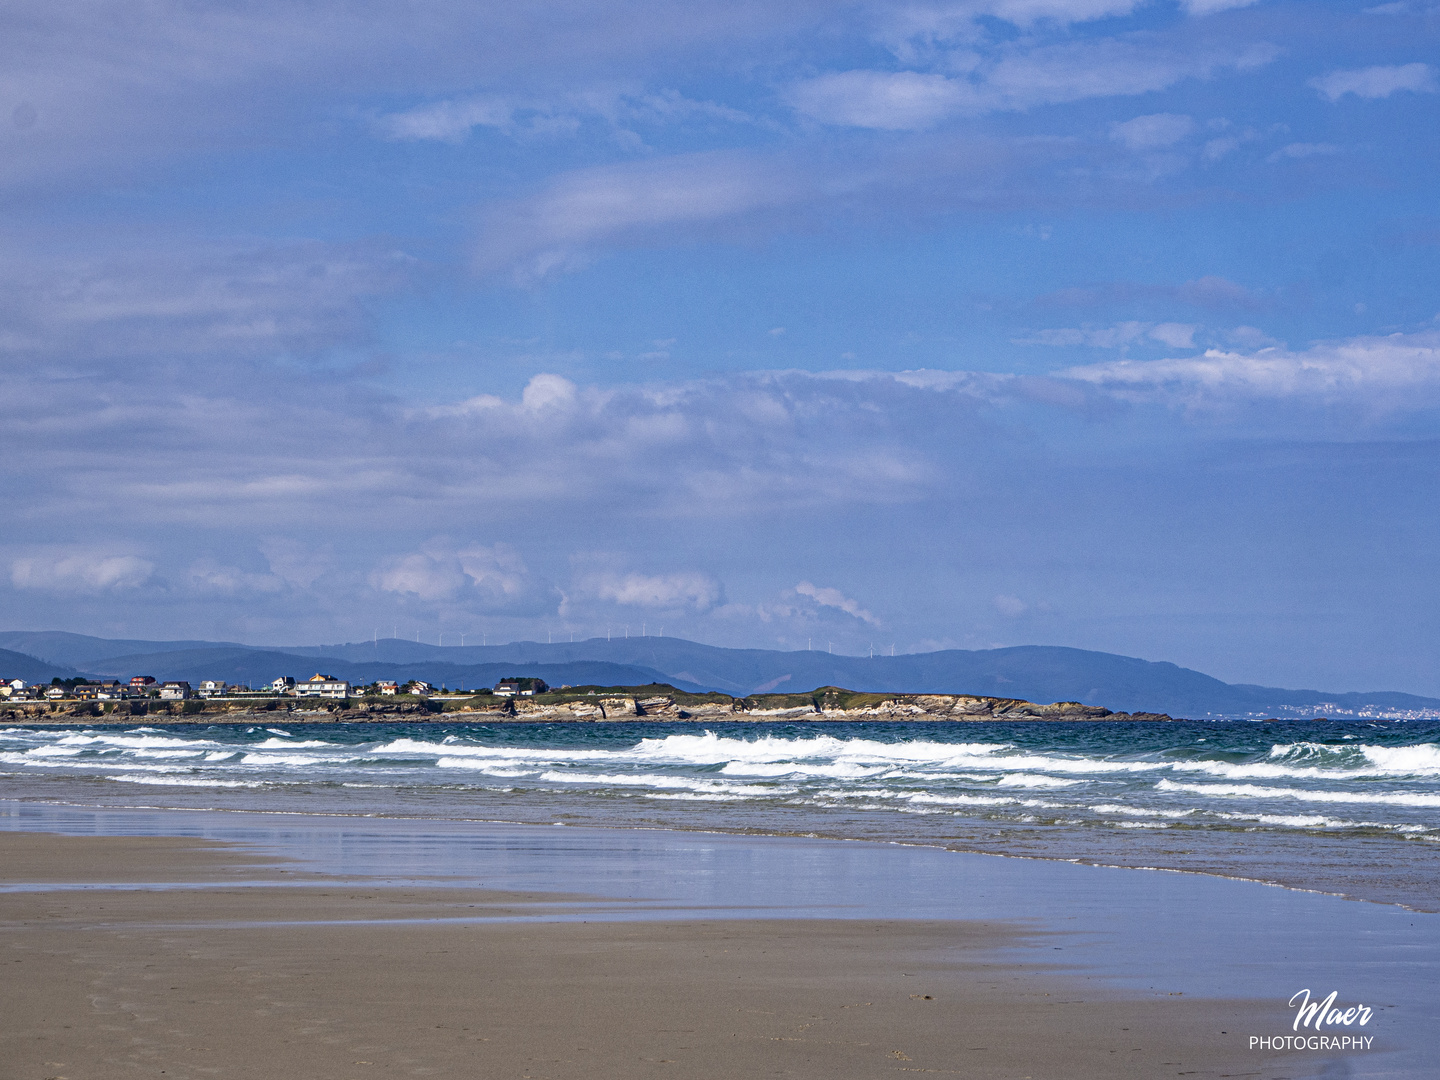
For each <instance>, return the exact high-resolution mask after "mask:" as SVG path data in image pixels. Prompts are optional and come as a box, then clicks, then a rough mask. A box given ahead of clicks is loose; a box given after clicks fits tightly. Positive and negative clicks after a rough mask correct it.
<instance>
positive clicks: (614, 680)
mask: <svg viewBox="0 0 1440 1080" xmlns="http://www.w3.org/2000/svg"><path fill="white" fill-rule="evenodd" d="M6 650H11V651H6ZM17 654H24V655H23V656H21V657H19V658H18V659H17ZM22 663H29V664H31V665H35V664H39V665H41V667H42V668H45V667H46V665H49V668H53V674H55V675H73V674H75V673H76V669H78V670H79V671H83V672H85V673H87V674H93V675H104V676H108V677H114V678H126V677H128V676H130V675H153V676H155V677H156V678H157V679H186V680H189V681H191V682H197V681H199V680H200V679H225V680H227V681H229V682H238V683H248V684H250V685H256V686H258V685H262V684H267V683H269V682H270V681H271V680H272V679H274V678H275V677H276V676H279V675H292V676H295V677H296V678H305V677H308V676H309V675H311V674H314V673H315V671H316V670H319V671H322V672H323V673H324V674H327V675H334V676H336V677H338V678H344V679H349V680H350V681H352V682H362V683H368V682H372V681H374V680H376V679H395V680H397V681H404V680H407V679H416V678H418V679H424V680H426V681H427V682H431V683H435V684H444V685H446V686H451V687H471V688H473V687H478V686H488V685H493V684H494V683H495V682H496V681H497V680H499V679H501V678H504V677H506V676H510V675H538V676H539V677H540V678H543V679H544V680H545V681H546V682H548V683H550V684H551V685H556V686H558V685H562V684H565V683H569V684H571V685H584V684H601V685H612V686H633V685H640V684H644V683H650V682H668V683H670V684H672V685H674V686H676V687H678V688H679V689H682V690H690V691H704V690H720V691H723V692H725V693H728V694H735V695H747V694H754V693H767V692H771V691H775V692H784V691H808V690H813V689H814V688H816V687H818V686H843V687H845V688H847V689H850V690H861V691H876V692H882V693H886V692H894V693H903V692H909V693H936V694H941V693H944V694H978V695H984V696H990V697H1006V698H1022V699H1024V700H1027V701H1036V702H1041V703H1048V702H1052V701H1079V702H1083V703H1084V704H1087V705H1099V706H1102V707H1104V708H1107V709H1112V710H1114V711H1116V712H1165V713H1169V714H1171V715H1172V716H1185V717H1195V718H1219V717H1262V716H1277V717H1287V716H1288V717H1295V716H1320V715H1324V716H1335V717H1342V716H1440V699H1436V698H1426V697H1418V696H1416V695H1413V694H1403V693H1398V692H1395V691H1375V692H1369V693H1353V692H1351V693H1334V692H1326V691H1319V690H1283V689H1277V688H1275V687H1267V686H1251V685H1244V684H1238V685H1237V684H1231V683H1224V682H1221V681H1220V680H1219V679H1214V678H1211V677H1210V676H1209V675H1205V674H1202V673H1201V672H1198V671H1192V670H1190V669H1188V668H1182V667H1179V666H1177V665H1175V664H1170V663H1164V662H1154V661H1149V660H1137V659H1135V658H1134V657H1129V656H1117V655H1115V654H1113V653H1102V652H1089V651H1086V650H1084V649H1068V648H1060V647H1056V646H1044V645H1026V646H1018V647H1015V648H1009V649H982V650H975V651H969V650H961V649H947V650H944V651H941V652H932V653H911V654H907V655H903V656H876V657H874V658H868V657H855V656H836V655H832V654H830V653H823V652H811V651H803V652H780V651H776V650H773V649H722V648H717V647H715V646H713V645H701V644H699V643H697V642H694V641H685V640H683V639H681V638H659V637H632V638H615V639H612V640H608V641H607V640H605V639H604V638H591V639H589V640H587V641H577V642H562V643H555V644H546V643H543V642H528V641H521V642H513V643H511V644H508V645H467V646H463V647H462V646H458V645H456V646H445V647H443V648H442V647H439V646H435V645H425V644H421V643H419V642H413V641H404V640H401V639H398V638H383V639H380V640H379V641H366V642H351V643H347V644H344V645H304V646H285V647H256V646H249V645H241V644H238V643H235V642H209V641H140V640H111V639H106V638H96V637H87V636H85V635H82V634H68V633H62V632H59V631H44V632H25V631H12V632H4V633H0V675H4V676H6V677H11V676H10V672H11V671H12V670H13V671H14V673H15V675H16V676H19V677H21V678H25V679H32V676H31V675H28V674H26V673H25V672H24V671H23V670H21V668H20V666H18V665H20V664H22ZM49 668H46V670H49ZM37 677H43V678H44V679H45V680H46V681H48V679H49V678H50V677H51V676H50V675H45V674H43V673H42V675H41V676H37Z"/></svg>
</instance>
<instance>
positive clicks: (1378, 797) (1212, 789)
mask: <svg viewBox="0 0 1440 1080" xmlns="http://www.w3.org/2000/svg"><path fill="white" fill-rule="evenodd" d="M1155 787H1156V789H1157V790H1160V791H1185V792H1190V793H1192V794H1195V795H1206V796H1209V797H1211V798H1242V799H1243V798H1251V799H1298V800H1301V801H1303V802H1324V803H1373V804H1378V805H1385V806H1440V795H1430V794H1425V793H1422V792H1408V791H1309V790H1305V789H1303V788H1282V787H1261V786H1259V785H1257V784H1180V783H1176V782H1175V781H1173V780H1160V781H1157V782H1156V784H1155Z"/></svg>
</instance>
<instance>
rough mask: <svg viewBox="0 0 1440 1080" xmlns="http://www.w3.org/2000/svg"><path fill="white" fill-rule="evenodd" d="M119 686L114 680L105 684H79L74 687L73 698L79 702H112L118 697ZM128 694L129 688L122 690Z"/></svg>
mask: <svg viewBox="0 0 1440 1080" xmlns="http://www.w3.org/2000/svg"><path fill="white" fill-rule="evenodd" d="M121 689H122V688H121V686H120V684H119V683H118V682H116V681H115V680H114V679H110V680H109V681H107V682H98V683H81V684H80V685H79V686H77V687H75V696H76V697H77V698H79V699H80V700H81V701H114V700H115V699H117V698H118V697H120V693H121ZM124 689H125V690H126V692H127V694H128V690H129V688H128V687H126V688H124Z"/></svg>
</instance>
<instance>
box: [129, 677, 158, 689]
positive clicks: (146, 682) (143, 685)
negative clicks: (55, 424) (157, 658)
mask: <svg viewBox="0 0 1440 1080" xmlns="http://www.w3.org/2000/svg"><path fill="white" fill-rule="evenodd" d="M154 685H155V676H154V675H131V676H130V689H131V690H149V689H150V688H151V687H152V686H154Z"/></svg>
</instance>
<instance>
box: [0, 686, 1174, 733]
mask: <svg viewBox="0 0 1440 1080" xmlns="http://www.w3.org/2000/svg"><path fill="white" fill-rule="evenodd" d="M141 717H144V722H146V723H192V724H193V723H201V724H204V723H257V722H264V723H275V722H277V721H279V720H280V719H281V718H282V717H284V718H286V719H288V720H290V721H292V722H296V723H317V722H318V723H324V722H361V723H363V722H372V723H383V722H386V721H389V722H396V721H399V722H414V721H427V720H429V721H438V722H455V721H466V720H470V721H478V722H482V723H573V722H580V723H584V722H590V723H595V722H600V721H623V720H649V721H710V722H714V723H721V722H732V723H733V722H737V721H739V722H743V721H774V720H792V721H825V720H840V721H844V720H852V721H853V720H870V721H885V720H909V721H925V720H936V721H941V720H953V721H971V722H974V721H987V720H1008V721H1038V720H1044V721H1092V722H1093V721H1115V722H1121V721H1147V722H1148V721H1165V720H1173V719H1174V717H1171V716H1167V715H1166V714H1164V713H1144V712H1142V713H1123V712H1119V713H1117V712H1111V711H1110V710H1109V709H1102V708H1100V707H1098V706H1095V705H1083V704H1081V703H1080V702H1077V701H1057V702H1053V703H1051V704H1049V705H1042V704H1037V703H1036V702H1033V701H1021V700H1018V699H1016V698H998V697H981V696H977V695H973V694H872V693H857V692H855V691H851V690H844V689H841V688H839V687H835V686H824V687H821V688H819V689H818V690H815V691H813V692H811V693H808V694H756V695H753V696H750V697H731V696H730V695H728V694H687V693H684V692H682V691H680V690H676V689H675V688H674V687H672V686H668V685H665V684H663V683H662V684H655V685H653V686H642V687H595V688H591V687H576V688H573V689H569V688H567V689H565V690H561V691H558V692H551V693H546V694H542V695H538V696H536V697H518V698H507V697H499V696H497V695H494V694H476V695H469V696H467V695H458V694H446V695H434V696H430V697H426V698H411V697H405V696H400V697H365V698H347V699H344V700H326V699H320V698H283V697H277V698H270V699H266V700H263V701H256V700H254V699H227V698H211V699H208V700H190V701H175V702H162V701H154V700H150V701H119V702H110V703H98V702H76V703H70V702H59V703H55V702H51V703H47V702H24V703H16V704H13V705H10V706H8V707H4V706H0V719H4V720H9V721H19V722H29V723H45V724H66V723H70V724H74V723H92V724H93V723H97V722H99V723H105V722H110V723H124V722H128V721H135V720H139V719H140V718H141Z"/></svg>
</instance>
